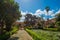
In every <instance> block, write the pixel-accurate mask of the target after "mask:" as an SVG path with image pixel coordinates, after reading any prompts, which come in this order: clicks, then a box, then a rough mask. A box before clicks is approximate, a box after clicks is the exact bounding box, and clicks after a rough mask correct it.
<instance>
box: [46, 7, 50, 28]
mask: <svg viewBox="0 0 60 40" xmlns="http://www.w3.org/2000/svg"><path fill="white" fill-rule="evenodd" d="M45 9H46V12H47V15H48V14H49V13H48V12H49V10H50V7H49V6H47V7H46V8H45ZM47 21H48V22H47V24H48V25H49V17H48V18H47ZM48 25H47V28H48Z"/></svg>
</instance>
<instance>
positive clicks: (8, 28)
mask: <svg viewBox="0 0 60 40" xmlns="http://www.w3.org/2000/svg"><path fill="white" fill-rule="evenodd" d="M10 30H11V25H9V24H6V31H8V32H9V31H10Z"/></svg>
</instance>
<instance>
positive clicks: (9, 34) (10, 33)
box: [0, 27, 18, 40]
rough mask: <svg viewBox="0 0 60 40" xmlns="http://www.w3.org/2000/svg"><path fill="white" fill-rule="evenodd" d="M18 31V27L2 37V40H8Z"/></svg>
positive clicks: (0, 39)
mask: <svg viewBox="0 0 60 40" xmlns="http://www.w3.org/2000/svg"><path fill="white" fill-rule="evenodd" d="M17 30H18V28H17V27H13V28H12V30H11V31H10V32H6V33H4V34H3V35H0V40H7V39H8V38H9V37H10V36H11V35H12V34H14V33H15V32H17Z"/></svg>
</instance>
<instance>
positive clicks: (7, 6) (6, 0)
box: [0, 0, 21, 31]
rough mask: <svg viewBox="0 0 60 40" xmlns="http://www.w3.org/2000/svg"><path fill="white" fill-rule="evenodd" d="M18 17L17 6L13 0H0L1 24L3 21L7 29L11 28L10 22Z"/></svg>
mask: <svg viewBox="0 0 60 40" xmlns="http://www.w3.org/2000/svg"><path fill="white" fill-rule="evenodd" d="M20 17H21V14H20V11H19V6H18V4H17V3H16V2H14V0H0V24H1V25H3V23H4V24H5V25H6V30H7V31H9V30H10V29H11V26H12V24H13V23H14V22H15V21H16V20H17V19H19V18H20ZM2 27H3V26H1V29H2Z"/></svg>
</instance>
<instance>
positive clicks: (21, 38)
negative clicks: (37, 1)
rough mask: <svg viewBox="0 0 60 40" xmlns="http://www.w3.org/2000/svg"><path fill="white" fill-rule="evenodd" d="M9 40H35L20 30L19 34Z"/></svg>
mask: <svg viewBox="0 0 60 40" xmlns="http://www.w3.org/2000/svg"><path fill="white" fill-rule="evenodd" d="M8 40H33V39H32V37H31V36H30V35H29V34H28V33H27V32H26V31H25V30H19V31H18V32H17V33H15V34H13V35H12V36H11V37H10V38H9V39H8Z"/></svg>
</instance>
